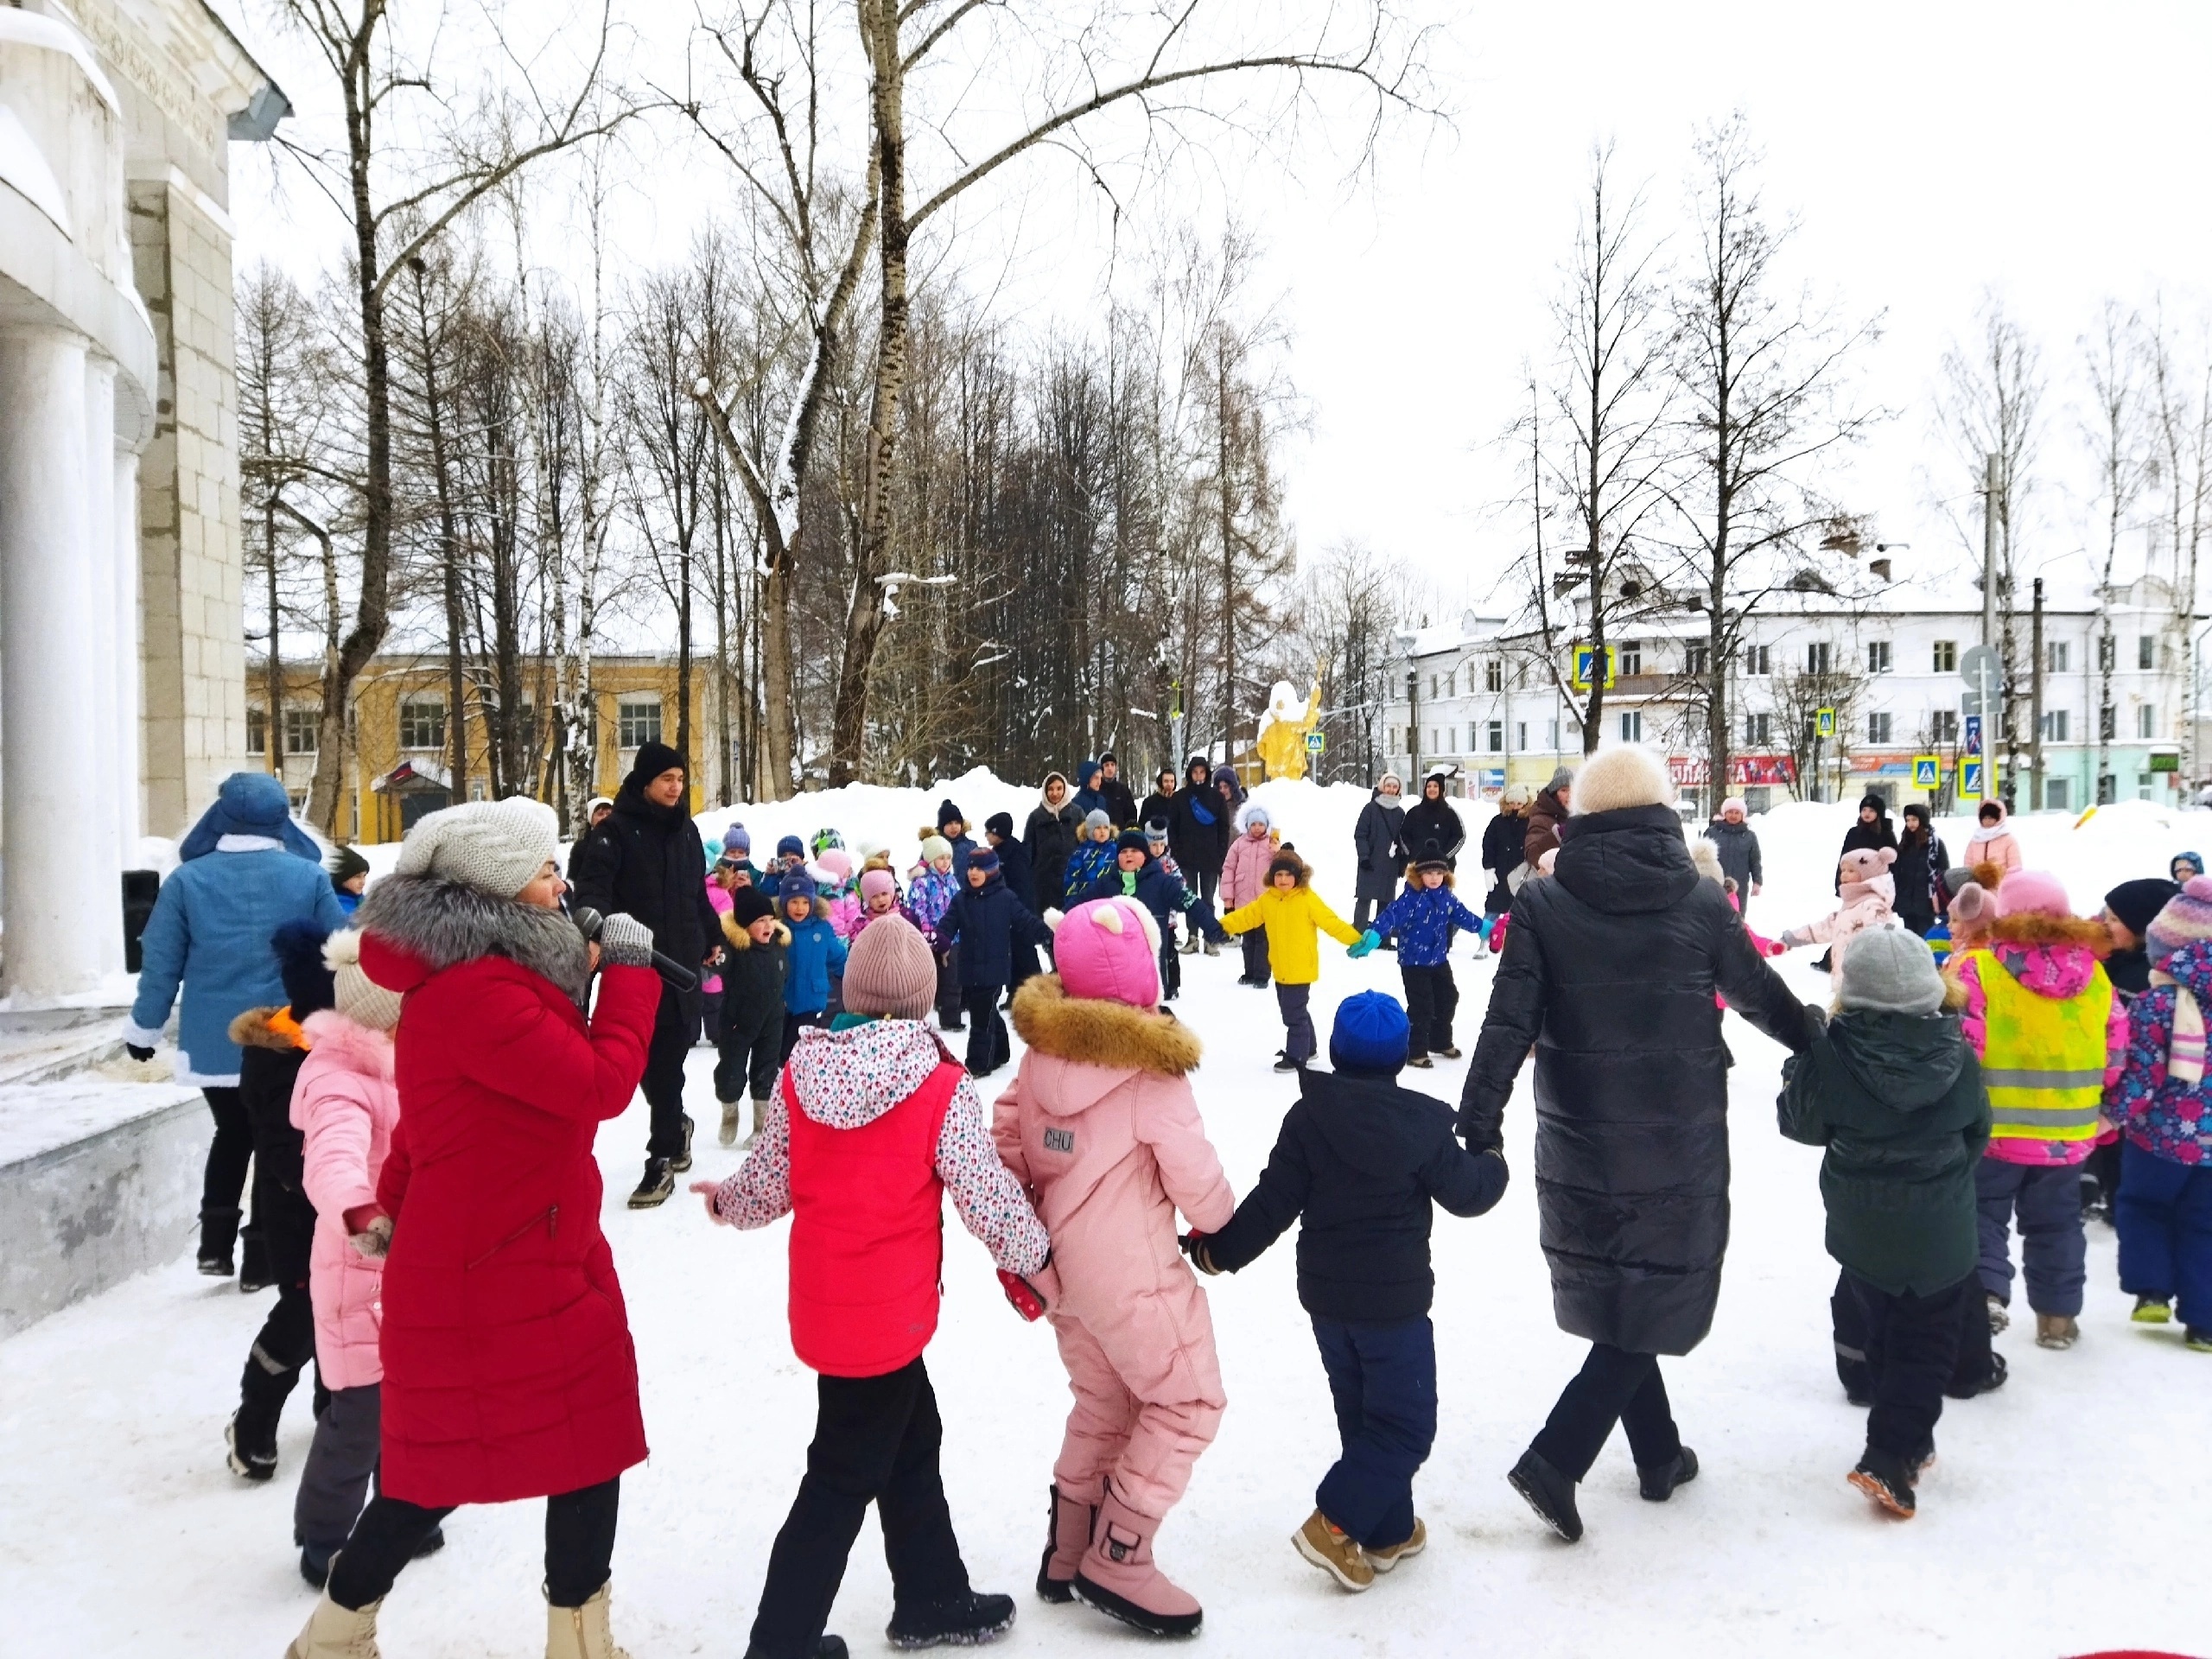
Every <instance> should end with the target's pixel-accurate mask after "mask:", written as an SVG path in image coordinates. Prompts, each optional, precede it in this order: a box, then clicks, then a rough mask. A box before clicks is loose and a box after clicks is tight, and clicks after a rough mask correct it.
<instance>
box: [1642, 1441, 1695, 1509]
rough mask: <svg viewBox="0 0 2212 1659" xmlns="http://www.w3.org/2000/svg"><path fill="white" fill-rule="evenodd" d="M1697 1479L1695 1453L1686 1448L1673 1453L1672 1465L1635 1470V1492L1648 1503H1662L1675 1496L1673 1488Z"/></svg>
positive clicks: (1664, 1464)
mask: <svg viewBox="0 0 2212 1659" xmlns="http://www.w3.org/2000/svg"><path fill="white" fill-rule="evenodd" d="M1696 1478H1697V1453H1696V1452H1693V1451H1691V1450H1690V1449H1689V1447H1688V1446H1684V1447H1683V1448H1682V1449H1681V1451H1679V1452H1675V1460H1674V1461H1673V1462H1672V1463H1663V1464H1654V1465H1651V1466H1650V1467H1649V1468H1648V1469H1647V1468H1645V1467H1644V1466H1643V1465H1642V1464H1638V1465H1637V1468H1636V1487H1637V1491H1639V1492H1641V1493H1643V1497H1644V1501H1645V1502H1646V1503H1665V1502H1666V1501H1667V1500H1668V1499H1669V1498H1670V1497H1673V1496H1674V1495H1675V1487H1677V1486H1687V1485H1688V1484H1690V1482H1692V1481H1694V1480H1695V1479H1696Z"/></svg>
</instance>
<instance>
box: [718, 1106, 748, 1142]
mask: <svg viewBox="0 0 2212 1659" xmlns="http://www.w3.org/2000/svg"><path fill="white" fill-rule="evenodd" d="M743 1105H744V1102H742V1101H738V1100H726V1101H723V1102H722V1103H721V1109H722V1128H721V1135H720V1136H719V1139H720V1140H721V1143H722V1145H724V1146H726V1147H734V1146H735V1145H736V1144H737V1115H738V1112H739V1109H741V1107H742V1106H743Z"/></svg>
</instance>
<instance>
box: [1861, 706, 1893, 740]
mask: <svg viewBox="0 0 2212 1659" xmlns="http://www.w3.org/2000/svg"><path fill="white" fill-rule="evenodd" d="M1866 741H1867V742H1868V743H1870V744H1872V745H1873V746H1874V747H1876V748H1883V747H1887V746H1888V744H1889V741H1890V716H1889V713H1888V711H1887V710H1886V709H1878V710H1876V711H1875V712H1874V713H1872V714H1870V715H1867V716H1866Z"/></svg>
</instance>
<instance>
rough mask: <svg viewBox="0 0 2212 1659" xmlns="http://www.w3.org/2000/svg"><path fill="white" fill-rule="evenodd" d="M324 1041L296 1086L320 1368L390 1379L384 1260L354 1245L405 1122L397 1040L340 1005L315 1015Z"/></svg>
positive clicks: (332, 1374)
mask: <svg viewBox="0 0 2212 1659" xmlns="http://www.w3.org/2000/svg"><path fill="white" fill-rule="evenodd" d="M302 1030H304V1031H305V1032H306V1033H307V1036H308V1042H310V1043H312V1044H313V1045H314V1047H313V1048H312V1049H311V1050H309V1052H308V1058H307V1059H306V1060H305V1061H304V1062H303V1063H302V1065H301V1066H300V1075H299V1079H298V1081H297V1082H296V1083H295V1084H293V1085H292V1127H293V1128H296V1129H298V1130H299V1131H300V1132H301V1133H302V1135H305V1136H306V1137H307V1146H306V1151H305V1154H304V1157H305V1162H304V1170H305V1179H304V1181H303V1185H305V1187H306V1189H307V1195H308V1202H309V1203H310V1204H312V1205H315V1243H314V1245H313V1246H312V1248H311V1249H310V1251H309V1254H308V1299H309V1300H310V1301H311V1302H312V1303H313V1305H314V1307H315V1367H316V1370H318V1371H320V1372H321V1376H322V1382H323V1386H324V1387H325V1388H327V1389H359V1388H366V1387H367V1386H368V1385H369V1384H370V1383H381V1382H382V1381H383V1380H384V1360H383V1357H382V1356H381V1354H380V1353H379V1351H378V1337H379V1333H380V1332H381V1331H382V1328H383V1325H384V1258H383V1257H382V1256H372V1255H362V1254H361V1253H360V1252H359V1250H357V1249H354V1248H353V1245H352V1244H351V1243H349V1242H348V1241H347V1238H346V1220H345V1217H346V1211H348V1210H352V1209H355V1208H357V1207H359V1206H360V1205H372V1204H374V1203H375V1202H376V1201H377V1177H378V1174H379V1173H381V1172H382V1170H383V1168H384V1160H385V1154H386V1153H388V1152H390V1151H391V1131H392V1128H393V1126H395V1125H396V1124H397V1122H399V1090H398V1088H397V1085H396V1084H394V1083H393V1081H392V1052H393V1051H392V1043H391V1038H390V1037H389V1036H387V1035H386V1034H385V1033H383V1032H380V1031H372V1030H370V1029H369V1028H368V1027H366V1026H364V1025H359V1024H357V1023H356V1022H354V1021H353V1020H348V1019H347V1018H346V1016H345V1015H344V1014H340V1013H338V1012H337V1011H336V1010H335V1009H334V1008H325V1009H323V1010H322V1011H321V1013H319V1014H309V1015H308V1017H307V1022H306V1024H305V1025H304V1026H303V1027H302Z"/></svg>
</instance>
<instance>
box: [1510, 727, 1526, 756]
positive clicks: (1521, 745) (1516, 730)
mask: <svg viewBox="0 0 2212 1659" xmlns="http://www.w3.org/2000/svg"><path fill="white" fill-rule="evenodd" d="M1513 747H1515V748H1516V749H1517V750H1519V751H1521V752H1522V753H1524V754H1525V753H1528V749H1529V722H1528V721H1525V720H1516V721H1514V722H1513Z"/></svg>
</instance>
